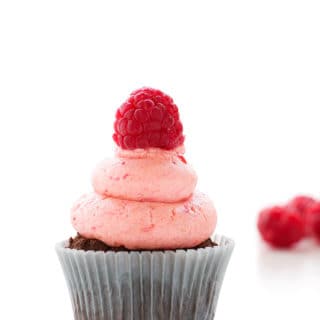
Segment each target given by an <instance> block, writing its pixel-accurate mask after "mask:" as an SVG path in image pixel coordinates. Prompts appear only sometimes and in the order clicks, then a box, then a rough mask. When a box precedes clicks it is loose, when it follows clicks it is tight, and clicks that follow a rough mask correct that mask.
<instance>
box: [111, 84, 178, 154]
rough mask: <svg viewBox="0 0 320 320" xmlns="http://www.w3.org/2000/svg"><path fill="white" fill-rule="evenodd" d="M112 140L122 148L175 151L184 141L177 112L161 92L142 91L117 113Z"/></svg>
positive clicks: (149, 89)
mask: <svg viewBox="0 0 320 320" xmlns="http://www.w3.org/2000/svg"><path fill="white" fill-rule="evenodd" d="M114 130H115V132H114V134H113V139H114V141H115V142H116V143H117V145H118V146H120V147H121V148H122V149H129V150H132V149H137V148H143V149H145V148H161V149H166V150H171V149H174V148H176V147H178V146H180V145H182V144H183V142H184V136H183V126H182V123H181V121H180V117H179V111H178V108H177V106H176V105H175V104H174V102H173V100H172V98H171V97H169V96H168V95H166V94H164V93H163V92H161V91H160V90H156V89H152V88H142V89H139V90H137V91H134V92H132V93H131V95H130V97H129V98H128V100H127V101H126V102H124V103H123V104H122V106H121V107H120V108H119V109H118V110H117V113H116V121H115V123H114Z"/></svg>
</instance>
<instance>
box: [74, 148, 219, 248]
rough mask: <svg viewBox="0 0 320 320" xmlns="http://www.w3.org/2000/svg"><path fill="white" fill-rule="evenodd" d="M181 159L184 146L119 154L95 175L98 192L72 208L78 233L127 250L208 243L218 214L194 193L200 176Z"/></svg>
mask: <svg viewBox="0 0 320 320" xmlns="http://www.w3.org/2000/svg"><path fill="white" fill-rule="evenodd" d="M183 153H184V148H183V146H182V147H180V148H177V149H175V150H171V151H167V150H162V149H147V150H143V149H138V150H122V149H118V150H117V151H116V156H115V158H113V159H107V160H104V161H103V162H102V163H101V164H100V165H98V166H97V168H96V169H95V171H94V173H93V178H92V184H93V187H94V191H95V192H94V193H90V194H87V195H84V196H82V197H81V198H80V199H79V200H78V201H77V202H76V203H75V205H74V207H73V208H72V212H71V217H72V224H73V226H74V228H75V229H76V230H77V231H78V232H79V233H80V234H81V235H82V236H84V237H86V238H95V239H98V240H101V241H103V242H105V243H106V244H108V245H110V246H114V247H116V246H124V247H126V248H128V249H178V248H191V247H194V246H197V245H198V244H200V243H201V242H202V241H204V240H206V239H208V238H209V237H210V236H211V234H212V233H213V231H214V229H215V226H216V222H217V215H216V211H215V209H214V206H213V204H212V202H211V200H210V199H209V198H208V197H207V196H206V195H204V194H202V193H199V192H195V191H194V189H195V186H196V183H197V176H196V173H195V172H194V170H193V169H192V167H191V166H189V165H188V164H187V162H186V161H185V159H184V158H183V156H182V155H183Z"/></svg>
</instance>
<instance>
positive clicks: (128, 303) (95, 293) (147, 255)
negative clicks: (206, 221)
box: [56, 235, 234, 320]
mask: <svg viewBox="0 0 320 320" xmlns="http://www.w3.org/2000/svg"><path fill="white" fill-rule="evenodd" d="M213 241H214V242H216V243H217V244H218V246H215V247H208V248H202V249H189V250H177V251H153V252H151V251H143V252H139V251H130V252H102V251H101V252H95V251H83V250H75V249H69V248H65V246H66V242H61V243H58V244H57V245H56V251H57V254H58V256H59V259H60V262H61V265H62V268H63V271H64V274H65V278H66V281H67V284H68V288H69V292H70V297H71V302H72V307H73V311H74V318H75V320H80V319H81V320H188V319H190V320H206V319H210V320H212V319H213V318H214V314H215V310H216V306H217V302H218V297H219V293H220V288H221V285H222V281H223V278H224V274H225V271H226V269H227V265H228V262H229V259H230V256H231V254H232V251H233V248H234V242H233V240H231V239H229V238H227V237H224V236H219V235H217V236H215V237H214V238H213Z"/></svg>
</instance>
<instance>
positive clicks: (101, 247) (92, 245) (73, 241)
mask: <svg viewBox="0 0 320 320" xmlns="http://www.w3.org/2000/svg"><path fill="white" fill-rule="evenodd" d="M215 246H217V244H216V243H215V242H212V241H211V239H207V240H206V241H204V242H202V243H200V244H199V245H198V246H196V247H193V248H183V249H179V250H188V249H200V248H207V247H215ZM68 248H70V249H76V250H84V251H89V250H91V251H104V252H107V251H113V252H130V251H150V250H129V249H127V248H125V247H124V246H120V247H110V246H108V245H106V244H105V243H104V242H102V241H100V240H97V239H87V238H84V237H83V236H81V235H80V234H79V233H78V234H77V235H76V236H75V237H74V238H72V237H71V238H70V239H69V245H68ZM152 251H164V250H152ZM174 251H175V250H174Z"/></svg>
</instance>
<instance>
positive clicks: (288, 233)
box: [258, 206, 304, 248]
mask: <svg viewBox="0 0 320 320" xmlns="http://www.w3.org/2000/svg"><path fill="white" fill-rule="evenodd" d="M258 229H259V231H260V234H261V236H262V238H263V239H264V240H265V241H266V242H268V243H269V244H270V245H272V246H274V247H279V248H286V247H291V246H292V245H294V244H295V243H297V242H298V241H299V240H301V239H302V238H303V236H304V223H303V219H302V217H301V216H300V215H299V214H297V213H296V212H295V211H293V210H288V208H287V207H279V206H275V207H271V208H267V209H264V210H262V211H261V212H260V214H259V217H258Z"/></svg>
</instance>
